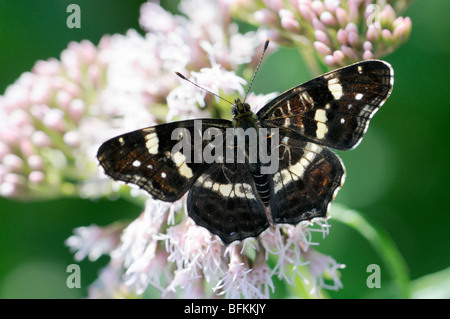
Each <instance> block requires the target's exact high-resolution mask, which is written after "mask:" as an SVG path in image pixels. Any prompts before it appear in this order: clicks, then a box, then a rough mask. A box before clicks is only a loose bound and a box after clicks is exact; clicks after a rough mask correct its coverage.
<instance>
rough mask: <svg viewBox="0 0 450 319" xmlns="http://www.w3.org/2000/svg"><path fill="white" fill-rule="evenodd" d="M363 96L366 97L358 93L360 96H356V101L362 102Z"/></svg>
mask: <svg viewBox="0 0 450 319" xmlns="http://www.w3.org/2000/svg"><path fill="white" fill-rule="evenodd" d="M363 96H364V94H362V93H358V94H356V95H355V99H356V100H361V99H362V98H363Z"/></svg>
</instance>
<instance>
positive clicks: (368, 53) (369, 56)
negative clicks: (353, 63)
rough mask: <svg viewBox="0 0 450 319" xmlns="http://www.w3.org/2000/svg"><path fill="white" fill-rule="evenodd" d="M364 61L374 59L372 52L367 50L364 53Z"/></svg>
mask: <svg viewBox="0 0 450 319" xmlns="http://www.w3.org/2000/svg"><path fill="white" fill-rule="evenodd" d="M363 59H364V60H370V59H373V53H372V51H370V50H365V51H364V53H363Z"/></svg>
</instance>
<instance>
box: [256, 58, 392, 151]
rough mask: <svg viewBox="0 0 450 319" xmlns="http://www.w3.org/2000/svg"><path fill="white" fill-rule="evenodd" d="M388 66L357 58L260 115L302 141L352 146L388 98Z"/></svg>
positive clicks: (290, 93)
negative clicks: (290, 131) (299, 137)
mask: <svg viewBox="0 0 450 319" xmlns="http://www.w3.org/2000/svg"><path fill="white" fill-rule="evenodd" d="M393 75H394V74H393V70H392V67H391V66H390V65H389V64H388V63H386V62H383V61H378V60H369V61H364V62H360V63H357V64H353V65H350V66H348V67H344V68H341V69H338V70H336V71H332V72H330V73H327V74H325V75H322V76H319V77H317V78H315V79H313V80H311V81H309V82H306V83H304V84H302V85H300V86H297V87H295V88H293V89H291V90H288V91H286V92H284V93H283V94H282V95H280V96H279V97H277V98H275V99H274V100H273V101H271V102H270V103H269V104H267V105H266V106H264V107H263V108H262V109H261V110H260V111H259V112H258V117H259V118H260V119H261V123H262V125H263V126H266V127H287V128H289V129H290V130H292V131H294V132H297V133H299V134H300V135H301V136H303V137H304V138H305V139H307V140H309V141H313V142H316V143H318V144H321V145H325V146H329V147H332V148H335V149H340V150H347V149H352V148H354V147H356V146H357V145H358V144H359V142H360V141H361V139H362V138H363V136H364V133H365V132H366V130H367V127H368V125H369V121H370V119H371V118H372V116H373V115H374V114H375V112H376V111H377V110H378V109H379V108H380V106H381V105H383V103H384V102H385V101H386V99H387V98H388V97H389V95H390V93H391V91H392V86H393Z"/></svg>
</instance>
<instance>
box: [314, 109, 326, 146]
mask: <svg viewBox="0 0 450 319" xmlns="http://www.w3.org/2000/svg"><path fill="white" fill-rule="evenodd" d="M314 120H316V121H317V129H316V137H317V138H319V139H322V138H324V137H325V134H327V133H328V127H327V125H326V124H325V123H326V122H327V113H326V111H325V110H323V109H319V110H317V111H316V113H315V115H314Z"/></svg>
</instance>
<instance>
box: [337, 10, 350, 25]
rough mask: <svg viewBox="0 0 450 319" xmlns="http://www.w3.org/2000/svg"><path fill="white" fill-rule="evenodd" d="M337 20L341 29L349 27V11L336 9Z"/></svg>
mask: <svg viewBox="0 0 450 319" xmlns="http://www.w3.org/2000/svg"><path fill="white" fill-rule="evenodd" d="M336 19H337V21H338V23H339V25H340V26H341V27H343V26H345V25H347V23H349V22H350V18H349V17H348V15H347V11H345V10H344V9H342V8H341V7H338V8H336Z"/></svg>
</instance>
